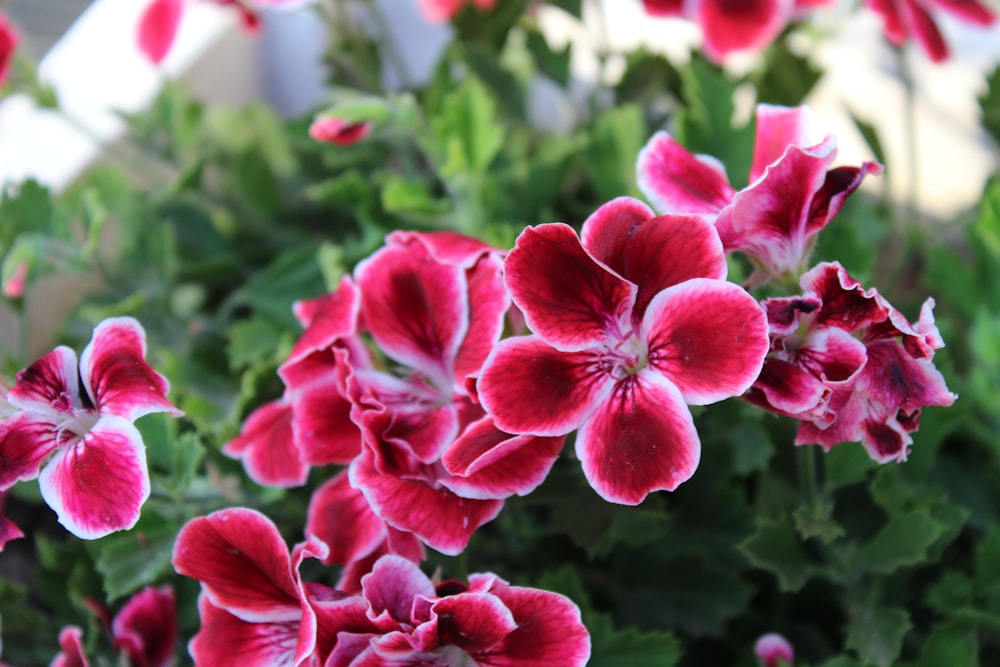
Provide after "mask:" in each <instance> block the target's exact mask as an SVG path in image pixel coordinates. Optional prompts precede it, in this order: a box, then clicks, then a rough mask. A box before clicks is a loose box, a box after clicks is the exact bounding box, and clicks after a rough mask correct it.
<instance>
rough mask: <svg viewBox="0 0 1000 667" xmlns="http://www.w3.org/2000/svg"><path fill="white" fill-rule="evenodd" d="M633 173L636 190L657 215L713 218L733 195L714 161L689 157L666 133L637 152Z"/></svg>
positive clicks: (654, 137) (693, 156)
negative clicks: (635, 179) (650, 203)
mask: <svg viewBox="0 0 1000 667" xmlns="http://www.w3.org/2000/svg"><path fill="white" fill-rule="evenodd" d="M636 171H637V178H638V184H639V189H640V190H642V193H643V194H644V195H646V199H648V200H649V201H650V202H652V204H653V208H655V209H656V210H657V211H659V212H660V213H683V214H691V215H701V216H705V217H707V218H708V219H713V218H714V217H715V216H716V215H718V213H719V211H721V210H722V209H723V208H724V207H725V206H726V205H727V204H729V202H730V201H732V199H733V195H734V194H735V192H736V191H735V190H733V188H732V186H730V185H729V178H728V177H727V176H726V171H725V169H724V168H723V167H722V165H721V164H720V163H719V162H718V161H716V160H715V159H714V158H710V157H707V156H696V155H693V154H691V153H690V152H689V151H688V150H687V149H686V148H684V147H683V146H681V145H680V144H679V143H677V141H676V140H675V139H674V138H673V137H671V136H670V135H669V134H667V133H666V132H657V133H656V134H654V135H653V137H652V138H651V139H650V140H649V141H648V142H647V143H646V145H645V146H644V147H643V149H642V150H641V151H640V152H639V158H638V161H637V164H636Z"/></svg>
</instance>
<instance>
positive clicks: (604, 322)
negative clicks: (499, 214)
mask: <svg viewBox="0 0 1000 667" xmlns="http://www.w3.org/2000/svg"><path fill="white" fill-rule="evenodd" d="M504 279H505V280H506V282H507V288H508V289H509V290H510V294H511V297H512V298H513V299H514V302H515V303H516V304H517V305H518V307H520V309H521V310H522V311H523V313H524V318H525V320H526V321H527V323H528V327H529V328H530V329H531V330H532V331H534V332H535V333H536V334H538V335H539V336H540V337H541V338H543V339H544V340H545V341H546V342H548V343H549V344H550V345H552V346H553V347H556V348H558V349H560V350H563V351H567V352H569V351H578V350H583V349H586V348H588V347H590V346H592V345H594V344H595V343H599V342H601V341H602V340H603V339H604V338H605V337H606V335H607V333H608V332H609V331H614V330H616V329H617V328H618V327H619V326H620V323H621V322H627V321H628V320H629V317H630V315H631V312H632V306H633V305H634V304H635V294H636V286H635V285H633V284H631V283H629V282H628V281H626V280H624V279H622V278H620V277H619V276H617V275H615V274H614V273H612V272H611V271H608V270H607V269H606V268H605V267H603V266H601V265H600V264H598V263H597V262H596V261H595V260H594V259H593V258H592V257H591V256H590V255H588V254H587V251H586V250H584V248H583V246H582V245H581V244H580V239H579V238H578V237H577V235H576V232H575V231H573V228H572V227H570V226H569V225H564V224H562V223H549V224H544V225H538V226H537V227H528V228H526V229H525V230H524V231H523V232H521V234H520V235H519V236H518V237H517V243H516V245H515V246H514V249H513V250H511V251H510V253H508V254H507V259H506V260H505V262H504Z"/></svg>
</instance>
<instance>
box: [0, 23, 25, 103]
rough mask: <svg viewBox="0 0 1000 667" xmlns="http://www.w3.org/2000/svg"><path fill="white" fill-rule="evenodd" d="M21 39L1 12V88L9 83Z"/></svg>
mask: <svg viewBox="0 0 1000 667" xmlns="http://www.w3.org/2000/svg"><path fill="white" fill-rule="evenodd" d="M20 39H21V36H20V34H19V33H18V32H17V29H16V28H15V27H14V25H13V24H12V23H11V22H10V19H8V18H7V15H6V14H4V13H3V12H0V86H2V85H3V84H4V83H6V82H7V76H8V74H9V72H10V66H11V63H13V62H14V51H16V50H17V43H18V42H19V41H20Z"/></svg>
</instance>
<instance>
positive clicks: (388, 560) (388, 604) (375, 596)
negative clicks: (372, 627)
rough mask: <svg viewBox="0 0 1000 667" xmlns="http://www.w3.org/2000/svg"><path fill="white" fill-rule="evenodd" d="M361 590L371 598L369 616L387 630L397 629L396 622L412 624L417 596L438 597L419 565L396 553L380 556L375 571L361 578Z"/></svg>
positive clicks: (367, 598)
mask: <svg viewBox="0 0 1000 667" xmlns="http://www.w3.org/2000/svg"><path fill="white" fill-rule="evenodd" d="M361 589H362V594H363V595H364V598H365V600H367V601H368V606H369V611H368V617H369V618H370V619H371V620H372V621H373V622H375V623H376V624H377V625H378V626H379V628H381V629H382V630H383V631H387V630H393V629H396V628H395V627H394V626H395V625H396V624H406V625H410V624H412V623H413V620H414V619H413V600H414V598H416V597H417V596H422V597H427V598H429V597H434V596H435V591H434V584H432V583H431V580H430V579H428V578H427V575H426V574H424V573H423V572H422V571H421V570H420V568H419V567H417V566H416V565H415V564H414V563H412V562H410V561H408V560H407V559H405V558H403V557H401V556H392V555H389V556H383V557H382V558H379V559H378V562H376V563H375V566H374V567H372V571H371V573H370V574H367V575H365V576H364V577H362V578H361ZM394 622H395V623H394Z"/></svg>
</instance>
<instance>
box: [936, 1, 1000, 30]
mask: <svg viewBox="0 0 1000 667" xmlns="http://www.w3.org/2000/svg"><path fill="white" fill-rule="evenodd" d="M934 4H935V5H937V6H938V7H940V8H941V9H943V10H944V11H946V12H948V13H949V14H951V15H952V16H955V17H956V18H958V19H960V20H961V21H962V22H963V23H971V24H973V25H978V26H984V27H985V26H990V25H993V23H994V22H995V21H996V20H997V15H996V13H995V12H994V11H993V10H992V9H990V7H989V6H988V3H987V4H984V3H981V2H977V0H936V2H935V3H934Z"/></svg>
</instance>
